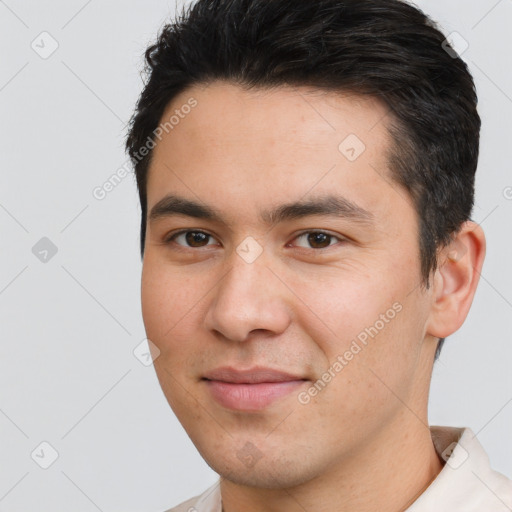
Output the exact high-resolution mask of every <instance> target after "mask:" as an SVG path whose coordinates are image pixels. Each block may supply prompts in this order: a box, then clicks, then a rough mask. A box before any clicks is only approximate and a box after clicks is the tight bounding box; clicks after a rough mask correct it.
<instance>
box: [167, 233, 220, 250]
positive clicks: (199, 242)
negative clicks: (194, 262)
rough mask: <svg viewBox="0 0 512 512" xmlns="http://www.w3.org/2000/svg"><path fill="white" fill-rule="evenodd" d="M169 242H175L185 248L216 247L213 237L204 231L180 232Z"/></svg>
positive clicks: (169, 238)
mask: <svg viewBox="0 0 512 512" xmlns="http://www.w3.org/2000/svg"><path fill="white" fill-rule="evenodd" d="M166 241H167V242H175V243H176V244H178V245H181V246H184V247H192V248H197V247H206V246H207V245H215V239H214V238H213V236H212V235H209V234H208V233H205V232H204V231H180V232H179V233H175V234H174V235H172V236H170V237H168V238H167V240H166Z"/></svg>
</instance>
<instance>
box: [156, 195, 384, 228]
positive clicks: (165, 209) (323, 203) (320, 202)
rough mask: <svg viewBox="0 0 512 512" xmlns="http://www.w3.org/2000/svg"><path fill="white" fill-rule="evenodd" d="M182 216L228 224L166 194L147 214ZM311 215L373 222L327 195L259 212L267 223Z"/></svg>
mask: <svg viewBox="0 0 512 512" xmlns="http://www.w3.org/2000/svg"><path fill="white" fill-rule="evenodd" d="M174 215H185V216H187V217H194V218H196V219H207V220H212V221H216V222H220V223H224V224H228V223H227V222H226V221H225V220H224V219H223V217H222V215H221V213H220V212H219V211H217V210H216V209H214V208H212V207H210V206H207V205H204V204H200V203H198V202H196V201H191V200H189V199H185V198H183V197H179V196H176V195H167V196H165V197H164V198H163V199H161V200H160V201H158V203H156V204H155V205H154V206H153V208H151V212H150V214H149V221H150V222H151V221H155V220H157V219H160V218H162V217H171V216H174ZM312 215H331V216H336V217H341V218H347V219H350V220H352V221H355V222H358V223H362V224H368V225H370V224H373V222H374V220H375V216H374V215H373V213H372V212H370V211H368V210H365V209H364V208H362V207H361V206H359V205H358V204H356V203H354V202H353V201H350V200H349V199H347V198H345V197H342V196H336V195H327V196H320V197H316V198H313V199H309V200H306V201H302V200H299V201H296V202H292V203H288V204H284V205H281V206H278V207H277V208H274V209H273V210H266V211H263V212H261V214H260V217H261V219H262V220H263V222H265V223H267V224H270V225H272V224H277V223H280V222H284V221H287V220H294V219H301V218H304V217H309V216H312Z"/></svg>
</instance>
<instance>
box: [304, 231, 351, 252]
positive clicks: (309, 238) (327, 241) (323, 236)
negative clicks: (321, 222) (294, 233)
mask: <svg viewBox="0 0 512 512" xmlns="http://www.w3.org/2000/svg"><path fill="white" fill-rule="evenodd" d="M341 240H342V239H341V238H339V237H337V236H334V235H330V234H329V233H324V232H323V231H308V232H306V233H302V234H301V235H299V236H298V237H297V238H296V239H295V245H297V246H299V247H303V248H305V249H325V248H326V247H329V246H331V245H334V244H335V243H336V242H340V241H341Z"/></svg>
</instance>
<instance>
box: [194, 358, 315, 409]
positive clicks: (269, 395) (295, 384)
mask: <svg viewBox="0 0 512 512" xmlns="http://www.w3.org/2000/svg"><path fill="white" fill-rule="evenodd" d="M307 380H308V379H306V378H304V377H302V376H299V375H293V374H290V373H285V372H281V371H277V370H274V369H271V368H253V369H250V370H235V369H234V368H227V367H226V368H219V369H217V370H213V371H212V372H209V373H207V374H206V375H205V376H204V377H203V378H202V381H203V382H205V384H206V387H207V388H208V390H209V392H210V394H211V396H212V398H213V399H214V400H215V401H216V402H217V403H219V404H220V405H221V406H223V407H225V408H227V409H231V410H236V411H245V412H250V411H261V410H262V409H265V408H266V407H268V406H270V405H271V404H273V403H274V402H276V401H278V400H279V399H281V398H284V397H285V396H287V395H289V394H290V393H292V392H293V391H295V390H297V389H298V388H299V387H301V386H303V385H304V383H305V382H307Z"/></svg>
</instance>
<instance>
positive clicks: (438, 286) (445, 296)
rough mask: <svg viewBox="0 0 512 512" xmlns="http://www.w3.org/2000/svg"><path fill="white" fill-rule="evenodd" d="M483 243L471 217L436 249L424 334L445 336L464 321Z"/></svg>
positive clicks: (471, 299) (483, 246) (472, 294)
mask: <svg viewBox="0 0 512 512" xmlns="http://www.w3.org/2000/svg"><path fill="white" fill-rule="evenodd" d="M485 246H486V245H485V235H484V232H483V230H482V228H481V227H480V226H479V225H478V224H476V223H475V222H473V221H467V222H465V223H464V224H463V225H462V227H461V229H460V230H459V232H458V233H457V234H456V235H455V236H454V238H453V240H452V242H451V243H450V244H449V245H448V246H446V247H444V248H443V249H441V250H440V252H439V255H438V262H439V263H438V268H437V270H436V271H435V274H434V281H433V282H434V285H433V286H434V290H433V294H432V305H431V311H430V316H429V319H428V323H427V333H428V334H430V335H432V336H434V337H437V338H446V337H447V336H449V335H451V334H453V333H454V332H455V331H457V330H458V329H459V328H460V327H461V325H462V324H463V323H464V320H465V319H466V316H467V314H468V312H469V308H470V307H471V303H472V302H473V297H474V295H475V292H476V288H477V285H478V281H479V278H480V273H481V271H482V266H483V262H484V258H485Z"/></svg>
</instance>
